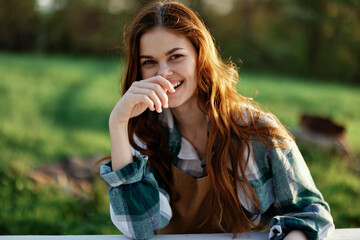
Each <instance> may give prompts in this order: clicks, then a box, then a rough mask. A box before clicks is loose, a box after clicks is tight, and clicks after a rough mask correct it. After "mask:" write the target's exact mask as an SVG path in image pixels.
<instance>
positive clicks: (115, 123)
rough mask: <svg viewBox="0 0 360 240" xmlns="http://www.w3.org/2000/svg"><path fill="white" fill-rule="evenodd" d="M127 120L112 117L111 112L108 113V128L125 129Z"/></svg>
mask: <svg viewBox="0 0 360 240" xmlns="http://www.w3.org/2000/svg"><path fill="white" fill-rule="evenodd" d="M128 123H129V120H119V119H117V118H116V117H114V115H113V114H110V117H109V128H110V129H111V128H118V129H124V128H125V129H127V126H128Z"/></svg>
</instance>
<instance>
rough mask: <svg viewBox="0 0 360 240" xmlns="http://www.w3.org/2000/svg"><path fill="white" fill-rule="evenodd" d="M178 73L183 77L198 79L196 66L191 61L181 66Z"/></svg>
mask: <svg viewBox="0 0 360 240" xmlns="http://www.w3.org/2000/svg"><path fill="white" fill-rule="evenodd" d="M177 71H178V72H179V73H181V74H182V75H186V76H187V77H191V78H195V77H196V65H195V64H194V63H193V62H191V61H188V62H186V63H184V64H181V65H179V66H178V67H177Z"/></svg>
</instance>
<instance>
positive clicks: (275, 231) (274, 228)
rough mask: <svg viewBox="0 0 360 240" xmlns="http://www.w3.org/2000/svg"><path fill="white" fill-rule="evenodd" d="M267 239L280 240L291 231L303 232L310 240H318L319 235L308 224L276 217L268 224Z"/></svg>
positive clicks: (288, 218)
mask: <svg viewBox="0 0 360 240" xmlns="http://www.w3.org/2000/svg"><path fill="white" fill-rule="evenodd" d="M270 226H271V228H270V233H269V239H271V240H280V239H284V238H285V237H286V235H287V234H288V233H289V232H290V231H292V230H295V229H297V230H300V231H303V232H304V233H305V234H306V235H307V237H308V238H309V239H310V240H318V239H319V234H318V231H316V229H314V228H313V227H312V226H310V224H309V223H306V222H305V221H303V220H301V219H297V218H293V217H287V216H276V217H274V218H273V219H272V220H271V222H270Z"/></svg>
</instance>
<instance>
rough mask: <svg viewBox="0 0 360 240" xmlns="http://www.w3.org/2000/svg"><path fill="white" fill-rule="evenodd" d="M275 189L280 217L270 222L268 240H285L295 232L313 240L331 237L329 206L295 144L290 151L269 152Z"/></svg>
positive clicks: (331, 224) (275, 203) (276, 207)
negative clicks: (287, 235)
mask: <svg viewBox="0 0 360 240" xmlns="http://www.w3.org/2000/svg"><path fill="white" fill-rule="evenodd" d="M267 158H268V161H269V163H270V164H271V168H272V174H273V187H274V195H275V201H274V207H275V209H276V212H277V213H278V214H279V215H278V216H275V217H273V218H272V220H271V222H270V228H271V229H270V234H269V239H272V240H275V239H276V240H277V239H283V238H284V237H285V236H286V234H288V233H289V232H290V231H291V230H293V229H299V230H301V231H303V232H304V233H305V234H306V235H307V236H308V237H309V239H311V240H313V239H314V240H315V239H316V240H317V239H323V238H326V237H328V235H330V234H331V232H332V231H333V230H334V224H333V219H332V217H331V215H330V209H329V206H328V204H327V203H326V202H325V201H324V199H323V196H322V195H321V193H320V192H319V190H318V189H317V188H316V186H315V184H314V182H313V180H312V177H311V175H310V172H309V169H308V167H307V166H306V163H305V161H304V159H303V157H302V155H301V153H300V151H299V149H298V148H297V146H296V144H295V143H293V144H292V147H291V149H290V150H284V149H279V148H277V149H276V148H275V149H271V150H268V154H267Z"/></svg>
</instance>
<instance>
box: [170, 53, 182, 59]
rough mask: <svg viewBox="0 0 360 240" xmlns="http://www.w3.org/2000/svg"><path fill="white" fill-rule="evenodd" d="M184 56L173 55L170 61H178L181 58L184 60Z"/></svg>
mask: <svg viewBox="0 0 360 240" xmlns="http://www.w3.org/2000/svg"><path fill="white" fill-rule="evenodd" d="M183 56H184V55H181V54H175V55H172V56H171V58H170V60H176V59H179V58H182V57H183Z"/></svg>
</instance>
